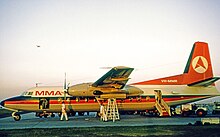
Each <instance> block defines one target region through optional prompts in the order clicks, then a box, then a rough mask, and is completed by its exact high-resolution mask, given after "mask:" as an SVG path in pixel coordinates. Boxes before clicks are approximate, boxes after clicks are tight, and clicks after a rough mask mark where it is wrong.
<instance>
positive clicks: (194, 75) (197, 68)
mask: <svg viewBox="0 0 220 137" xmlns="http://www.w3.org/2000/svg"><path fill="white" fill-rule="evenodd" d="M184 75H185V76H184V81H185V82H186V83H187V84H193V83H196V82H200V81H203V80H207V79H210V78H212V77H213V72H212V64H211V59H210V54H209V48H208V44H207V43H205V42H196V43H195V44H194V45H193V48H192V51H191V53H190V56H189V59H188V62H187V64H186V67H185V70H184Z"/></svg>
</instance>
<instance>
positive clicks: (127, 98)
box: [1, 42, 220, 121]
mask: <svg viewBox="0 0 220 137" xmlns="http://www.w3.org/2000/svg"><path fill="white" fill-rule="evenodd" d="M132 71H133V68H129V67H121V66H119V67H114V68H112V69H111V70H110V71H108V72H107V73H106V74H105V75H103V76H102V77H101V78H100V79H98V80H97V81H96V82H94V83H82V84H77V85H73V86H70V87H69V88H68V89H67V90H65V89H64V88H63V87H34V88H31V89H29V90H27V92H24V94H22V95H20V96H17V97H12V98H9V99H6V100H4V101H2V102H1V105H2V106H4V107H5V108H8V109H11V110H14V113H13V114H12V116H13V117H14V119H15V120H17V121H18V120H20V118H21V117H20V115H19V111H28V112H36V116H45V117H46V116H47V114H48V113H59V112H60V111H61V102H62V100H64V101H65V104H66V106H67V112H68V113H69V114H70V115H75V113H76V112H78V114H79V115H83V113H84V112H98V111H99V108H100V105H99V103H100V102H101V103H103V104H104V105H106V104H107V103H108V102H107V100H108V99H110V98H114V99H116V102H117V106H118V110H119V111H121V112H122V111H143V112H146V111H148V112H149V111H152V110H156V111H157V112H159V115H160V116H166V115H171V112H170V107H175V106H177V105H180V104H185V103H190V102H194V101H198V100H202V99H206V98H210V97H214V96H219V95H220V93H219V92H218V91H217V89H216V87H215V83H214V82H216V81H217V80H219V79H220V78H219V77H213V71H212V65H211V59H210V55H209V49H208V44H207V43H204V42H196V43H194V45H193V48H192V51H191V53H190V56H189V59H188V62H187V64H186V67H185V70H184V72H183V74H180V75H175V76H170V77H164V78H159V79H155V80H149V81H143V82H137V83H132V84H129V85H126V83H127V81H128V80H129V75H130V74H131V72H132ZM66 93H67V94H66ZM198 115H204V113H203V112H202V111H201V112H199V113H198ZM52 116H54V114H53V115H52Z"/></svg>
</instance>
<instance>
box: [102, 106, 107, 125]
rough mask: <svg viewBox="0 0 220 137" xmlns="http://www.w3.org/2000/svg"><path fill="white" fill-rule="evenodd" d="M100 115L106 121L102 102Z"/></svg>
mask: <svg viewBox="0 0 220 137" xmlns="http://www.w3.org/2000/svg"><path fill="white" fill-rule="evenodd" d="M100 116H101V120H102V121H107V116H106V113H105V107H104V105H103V104H101V106H100Z"/></svg>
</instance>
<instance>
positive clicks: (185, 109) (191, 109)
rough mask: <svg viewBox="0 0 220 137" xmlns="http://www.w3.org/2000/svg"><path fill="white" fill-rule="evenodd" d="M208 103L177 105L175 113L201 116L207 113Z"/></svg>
mask: <svg viewBox="0 0 220 137" xmlns="http://www.w3.org/2000/svg"><path fill="white" fill-rule="evenodd" d="M207 112H208V105H207V104H184V105H181V106H177V107H176V108H175V111H174V114H176V115H182V116H185V117H186V116H189V115H195V114H196V115H197V116H199V117H202V116H205V115H207Z"/></svg>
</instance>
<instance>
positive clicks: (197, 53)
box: [133, 42, 220, 86]
mask: <svg viewBox="0 0 220 137" xmlns="http://www.w3.org/2000/svg"><path fill="white" fill-rule="evenodd" d="M219 79H220V77H213V72H212V63H211V59H210V54H209V48H208V44H207V43H205V42H195V43H194V45H193V48H192V51H191V53H190V56H189V59H188V62H187V64H186V67H185V70H184V72H183V74H180V75H175V76H169V77H164V78H159V79H154V80H148V81H143V82H138V83H133V84H136V85H188V86H209V85H214V82H216V81H217V80H219Z"/></svg>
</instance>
